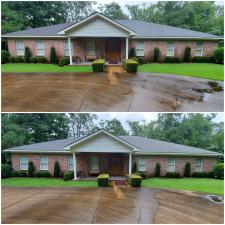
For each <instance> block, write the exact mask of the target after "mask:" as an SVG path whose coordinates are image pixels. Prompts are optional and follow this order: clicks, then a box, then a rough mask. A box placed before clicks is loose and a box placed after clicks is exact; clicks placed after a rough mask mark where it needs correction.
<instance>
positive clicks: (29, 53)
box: [24, 46, 31, 63]
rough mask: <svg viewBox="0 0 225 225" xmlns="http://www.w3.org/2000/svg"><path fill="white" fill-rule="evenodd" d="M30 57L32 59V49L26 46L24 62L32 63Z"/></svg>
mask: <svg viewBox="0 0 225 225" xmlns="http://www.w3.org/2000/svg"><path fill="white" fill-rule="evenodd" d="M30 57H31V52H30V48H29V47H28V46H26V47H25V51H24V60H25V62H26V63H29V62H30Z"/></svg>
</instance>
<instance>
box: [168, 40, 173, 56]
mask: <svg viewBox="0 0 225 225" xmlns="http://www.w3.org/2000/svg"><path fill="white" fill-rule="evenodd" d="M174 46H175V44H174V42H168V44H167V50H166V56H174Z"/></svg>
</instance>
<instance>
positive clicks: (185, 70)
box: [138, 63, 224, 80]
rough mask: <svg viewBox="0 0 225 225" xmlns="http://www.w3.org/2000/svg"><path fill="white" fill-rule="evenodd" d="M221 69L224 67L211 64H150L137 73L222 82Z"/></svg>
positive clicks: (139, 68) (140, 68)
mask: <svg viewBox="0 0 225 225" xmlns="http://www.w3.org/2000/svg"><path fill="white" fill-rule="evenodd" d="M223 68H224V65H221V64H213V63H178V64H166V63H162V64H160V63H151V64H144V65H141V66H139V67H138V71H139V72H152V73H166V74H177V75H186V76H192V77H201V78H207V79H211V80H224V73H223Z"/></svg>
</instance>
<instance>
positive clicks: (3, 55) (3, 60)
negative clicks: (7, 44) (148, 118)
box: [1, 50, 10, 64]
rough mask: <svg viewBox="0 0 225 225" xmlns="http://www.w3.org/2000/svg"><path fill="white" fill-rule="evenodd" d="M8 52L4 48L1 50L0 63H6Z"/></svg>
mask: <svg viewBox="0 0 225 225" xmlns="http://www.w3.org/2000/svg"><path fill="white" fill-rule="evenodd" d="M9 57H10V54H9V52H8V51H6V50H2V51H1V63H2V64H3V63H7V62H8V61H9Z"/></svg>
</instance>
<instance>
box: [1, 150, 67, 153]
mask: <svg viewBox="0 0 225 225" xmlns="http://www.w3.org/2000/svg"><path fill="white" fill-rule="evenodd" d="M3 151H4V152H15V153H52V154H56V153H59V154H60V153H67V154H68V153H70V152H69V151H64V150H62V151H54V150H52V151H49V150H41V151H38V150H16V149H15V150H14V149H11V150H7V149H6V150H3Z"/></svg>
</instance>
